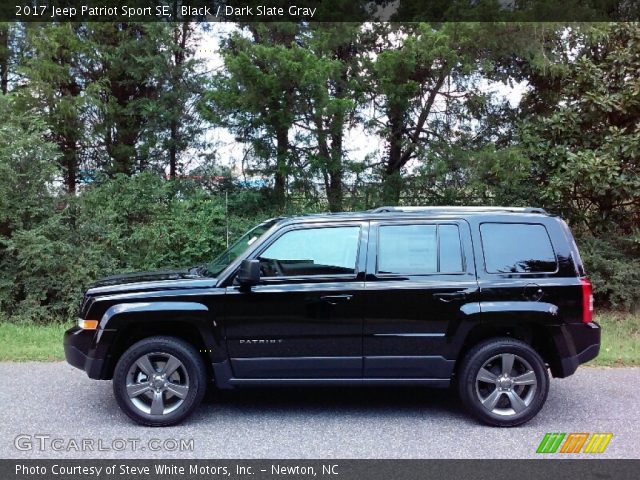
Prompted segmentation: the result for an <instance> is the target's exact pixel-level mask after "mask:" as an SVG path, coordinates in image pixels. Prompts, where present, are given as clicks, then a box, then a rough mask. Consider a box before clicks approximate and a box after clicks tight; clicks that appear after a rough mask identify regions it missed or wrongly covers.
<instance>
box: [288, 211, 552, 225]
mask: <svg viewBox="0 0 640 480" xmlns="http://www.w3.org/2000/svg"><path fill="white" fill-rule="evenodd" d="M478 216H491V217H496V216H507V217H513V216H534V217H541V216H544V217H548V216H550V214H549V213H548V212H547V211H546V210H544V209H542V208H536V207H493V206H491V207H476V206H474V207H465V206H387V207H378V208H374V209H371V210H366V211H360V212H325V213H310V214H305V215H297V216H291V217H279V218H277V219H276V220H277V223H279V224H281V225H282V224H284V223H298V222H318V221H328V222H331V221H344V220H372V219H374V220H380V219H390V218H394V219H396V218H407V219H410V218H425V217H428V218H438V217H448V218H451V217H456V218H465V217H478Z"/></svg>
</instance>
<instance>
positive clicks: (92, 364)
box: [64, 327, 104, 379]
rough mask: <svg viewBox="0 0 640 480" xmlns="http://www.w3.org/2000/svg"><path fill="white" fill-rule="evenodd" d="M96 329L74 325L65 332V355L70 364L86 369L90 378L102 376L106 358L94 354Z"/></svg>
mask: <svg viewBox="0 0 640 480" xmlns="http://www.w3.org/2000/svg"><path fill="white" fill-rule="evenodd" d="M94 336H95V331H94V330H83V329H81V328H79V327H73V328H70V329H69V330H67V331H66V332H65V333H64V357H65V359H66V360H67V363H69V365H72V366H74V367H76V368H79V369H80V370H84V371H85V372H86V373H87V375H88V376H89V378H94V379H100V378H102V370H103V367H104V359H102V358H96V357H94V356H93V354H92V352H93V351H94V350H93V348H92V345H93V338H94Z"/></svg>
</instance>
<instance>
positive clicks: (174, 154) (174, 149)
mask: <svg viewBox="0 0 640 480" xmlns="http://www.w3.org/2000/svg"><path fill="white" fill-rule="evenodd" d="M170 134H171V140H170V142H169V178H170V179H171V180H173V179H174V178H176V165H177V163H178V145H177V142H178V122H177V121H176V119H175V118H174V119H172V120H171V133H170Z"/></svg>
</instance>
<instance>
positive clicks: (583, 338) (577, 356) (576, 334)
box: [552, 322, 600, 378]
mask: <svg viewBox="0 0 640 480" xmlns="http://www.w3.org/2000/svg"><path fill="white" fill-rule="evenodd" d="M566 335H569V336H570V337H571V338H570V340H569V339H567V338H565V341H566V343H565V345H564V347H565V352H567V353H569V355H564V356H560V358H559V362H558V363H557V364H555V365H552V373H553V376H554V377H558V378H564V377H568V376H569V375H573V373H575V371H576V370H577V369H578V366H580V365H581V364H583V363H587V362H588V361H589V360H593V359H594V358H596V357H597V356H598V353H600V325H598V324H597V323H595V322H591V323H589V324H579V325H572V326H571V327H570V333H569V332H565V336H566ZM574 352H575V353H574Z"/></svg>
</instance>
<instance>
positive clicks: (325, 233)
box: [258, 226, 360, 277]
mask: <svg viewBox="0 0 640 480" xmlns="http://www.w3.org/2000/svg"><path fill="white" fill-rule="evenodd" d="M359 238H360V227H358V226H353V227H324V228H305V229H301V230H291V231H289V232H286V233H284V234H283V235H282V236H281V237H280V238H278V239H277V240H276V241H275V242H273V243H272V244H271V245H270V246H269V247H267V249H266V250H265V251H264V252H262V254H260V256H259V257H258V259H259V260H260V267H261V274H262V276H263V277H289V276H308V275H347V274H355V271H356V259H357V257H358V242H359Z"/></svg>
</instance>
